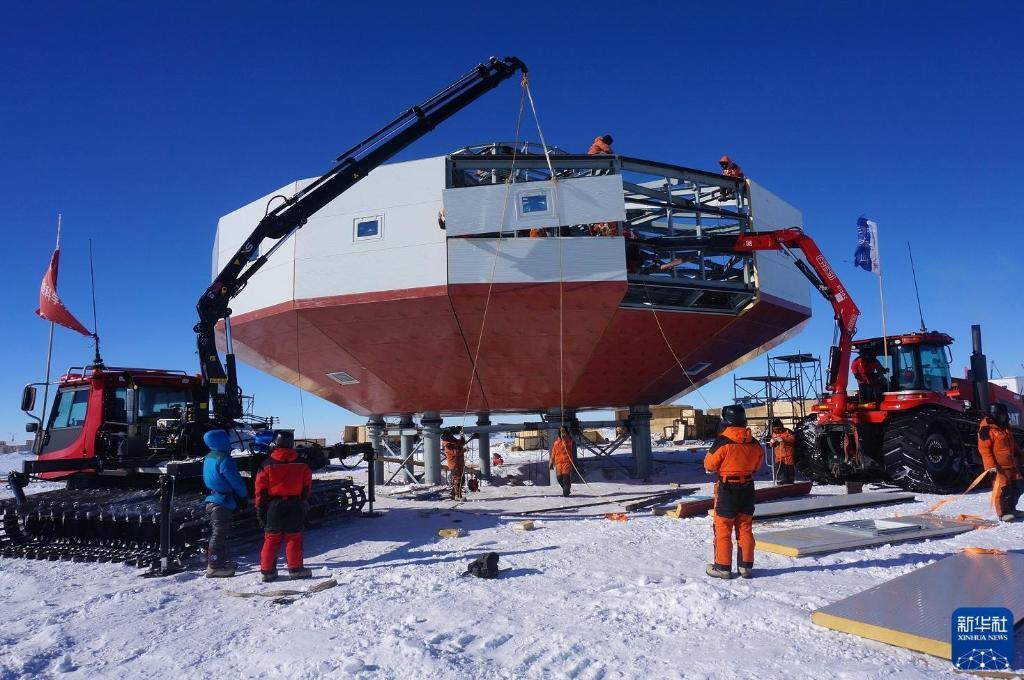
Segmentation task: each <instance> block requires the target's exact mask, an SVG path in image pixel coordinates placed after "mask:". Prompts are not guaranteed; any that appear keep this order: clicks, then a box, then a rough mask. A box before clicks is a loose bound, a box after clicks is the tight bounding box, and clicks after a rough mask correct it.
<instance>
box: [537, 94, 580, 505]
mask: <svg viewBox="0 0 1024 680" xmlns="http://www.w3.org/2000/svg"><path fill="white" fill-rule="evenodd" d="M523 88H524V89H525V91H526V96H527V98H529V100H530V110H531V111H532V112H533V121H534V123H535V124H536V125H537V136H539V137H540V145H541V148H542V149H543V150H544V160H545V161H547V164H548V173H549V174H550V175H551V203H552V208H553V209H554V213H555V218H556V220H555V221H556V222H558V223H559V225H561V222H562V220H561V213H560V211H559V209H558V176H557V175H556V174H555V168H554V166H552V164H551V153H550V152H549V151H548V144H547V141H546V140H545V139H544V130H542V129H541V126H540V116H538V115H537V106H536V104H535V103H534V101H533V93H532V92H531V91H530V83H529V80H528V79H527V77H526V76H523ZM556 229H558V232H559V233H558V235H557V236H556V237H555V238H557V239H558V417H559V419H560V420H559V422H560V423H562V424H564V422H565V421H564V418H565V271H564V264H563V259H562V241H563V238H562V235H561V229H562V228H561V226H558V227H556ZM559 434H560V433H559ZM557 436H558V435H556V437H557ZM571 436H572V435H570V437H571ZM553 445H554V442H552V446H553ZM548 456H549V458H548V460H549V465H550V460H551V457H550V456H551V454H550V453H549V454H548ZM569 463H570V464H571V465H572V469H573V470H575V472H576V475H577V476H578V477H579V478H580V479H581V480H582V481H583V483H584V484H586V485H587V486H590V482H588V481H587V479H586V477H584V476H583V474H582V473H581V472H580V470H579V468H578V467H576V461H575V460H573V456H572V455H571V454H570V456H569Z"/></svg>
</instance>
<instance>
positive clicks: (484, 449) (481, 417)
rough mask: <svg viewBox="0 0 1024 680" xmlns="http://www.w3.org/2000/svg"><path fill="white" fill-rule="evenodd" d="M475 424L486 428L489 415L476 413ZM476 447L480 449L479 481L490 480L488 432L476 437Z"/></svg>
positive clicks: (489, 420)
mask: <svg viewBox="0 0 1024 680" xmlns="http://www.w3.org/2000/svg"><path fill="white" fill-rule="evenodd" d="M476 424H477V425H481V426H487V425H490V424H491V419H490V414H489V413H487V412H483V413H478V414H477V417H476ZM476 442H477V446H479V447H480V479H486V480H488V481H490V479H491V435H490V433H488V432H481V433H480V435H479V436H478V437H477V440H476Z"/></svg>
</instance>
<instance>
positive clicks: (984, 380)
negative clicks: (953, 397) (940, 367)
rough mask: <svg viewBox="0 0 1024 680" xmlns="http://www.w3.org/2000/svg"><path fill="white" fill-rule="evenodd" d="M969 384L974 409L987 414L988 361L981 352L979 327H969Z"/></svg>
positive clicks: (976, 325)
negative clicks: (971, 385) (971, 388)
mask: <svg viewBox="0 0 1024 680" xmlns="http://www.w3.org/2000/svg"><path fill="white" fill-rule="evenodd" d="M971 343H972V348H973V351H972V352H971V382H972V383H973V385H974V408H975V409H977V410H979V411H981V412H982V413H988V359H987V358H985V355H984V353H982V351H981V326H979V325H978V324H974V325H972V326H971Z"/></svg>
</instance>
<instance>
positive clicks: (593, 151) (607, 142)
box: [587, 135, 615, 156]
mask: <svg viewBox="0 0 1024 680" xmlns="http://www.w3.org/2000/svg"><path fill="white" fill-rule="evenodd" d="M613 141H614V140H613V139H612V136H611V135H601V136H600V137H596V138H595V139H594V143H593V144H591V145H590V148H589V149H587V155H588V156H598V155H601V154H613V153H615V152H614V151H612V142H613Z"/></svg>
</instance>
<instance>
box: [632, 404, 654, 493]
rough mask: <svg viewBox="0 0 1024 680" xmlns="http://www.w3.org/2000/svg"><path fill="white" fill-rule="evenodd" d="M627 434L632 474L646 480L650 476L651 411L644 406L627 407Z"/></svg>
mask: <svg viewBox="0 0 1024 680" xmlns="http://www.w3.org/2000/svg"><path fill="white" fill-rule="evenodd" d="M629 433H630V435H629V436H630V445H631V447H632V449H633V474H634V475H636V477H637V478H638V479H643V480H647V479H649V478H650V476H651V409H650V408H649V407H648V406H647V405H646V404H641V405H635V406H630V407H629Z"/></svg>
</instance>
